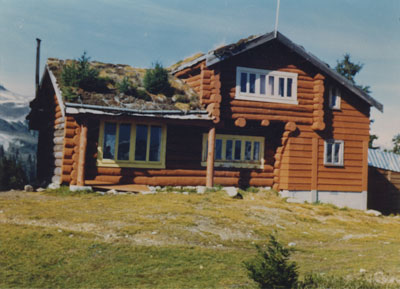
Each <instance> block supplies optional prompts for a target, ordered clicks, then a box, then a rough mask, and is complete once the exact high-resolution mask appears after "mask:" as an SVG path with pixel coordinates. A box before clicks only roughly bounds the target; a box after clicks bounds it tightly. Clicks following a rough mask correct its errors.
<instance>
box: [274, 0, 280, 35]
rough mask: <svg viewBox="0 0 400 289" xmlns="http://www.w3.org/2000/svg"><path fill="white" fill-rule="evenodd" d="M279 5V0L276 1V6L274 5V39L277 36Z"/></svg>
mask: <svg viewBox="0 0 400 289" xmlns="http://www.w3.org/2000/svg"><path fill="white" fill-rule="evenodd" d="M280 3H281V0H278V1H277V5H276V17H275V29H274V36H275V38H276V37H277V35H278V21H279V5H280Z"/></svg>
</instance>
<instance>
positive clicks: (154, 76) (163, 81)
mask: <svg viewBox="0 0 400 289" xmlns="http://www.w3.org/2000/svg"><path fill="white" fill-rule="evenodd" d="M143 83H144V87H145V88H146V90H147V91H148V92H150V93H154V94H159V93H161V94H165V95H167V96H171V93H172V88H171V85H170V83H169V81H168V71H167V70H166V69H165V68H164V67H163V66H162V65H161V64H160V63H159V62H156V63H155V65H154V68H152V69H148V70H147V71H146V74H145V76H144V79H143Z"/></svg>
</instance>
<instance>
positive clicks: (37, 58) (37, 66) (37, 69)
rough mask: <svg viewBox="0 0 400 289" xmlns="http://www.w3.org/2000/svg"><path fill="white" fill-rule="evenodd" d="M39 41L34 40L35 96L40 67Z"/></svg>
mask: <svg viewBox="0 0 400 289" xmlns="http://www.w3.org/2000/svg"><path fill="white" fill-rule="evenodd" d="M40 41H41V40H40V39H39V38H36V45H37V46H36V73H35V76H36V77H35V87H36V94H37V92H38V89H39V65H40V63H39V62H40Z"/></svg>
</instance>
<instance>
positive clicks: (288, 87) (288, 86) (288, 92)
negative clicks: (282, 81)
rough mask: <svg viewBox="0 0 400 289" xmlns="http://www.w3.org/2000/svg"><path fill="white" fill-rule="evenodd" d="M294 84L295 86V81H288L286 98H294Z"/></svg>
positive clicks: (289, 79)
mask: <svg viewBox="0 0 400 289" xmlns="http://www.w3.org/2000/svg"><path fill="white" fill-rule="evenodd" d="M292 84H293V79H291V78H288V79H287V89H286V96H287V97H291V96H292Z"/></svg>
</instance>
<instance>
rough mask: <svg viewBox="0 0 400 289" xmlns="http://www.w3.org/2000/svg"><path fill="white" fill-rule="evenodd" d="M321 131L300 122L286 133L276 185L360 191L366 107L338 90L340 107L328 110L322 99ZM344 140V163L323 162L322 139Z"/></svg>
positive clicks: (364, 170) (364, 173)
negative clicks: (295, 129)
mask: <svg viewBox="0 0 400 289" xmlns="http://www.w3.org/2000/svg"><path fill="white" fill-rule="evenodd" d="M324 123H325V124H326V127H325V129H324V130H322V131H315V130H313V128H312V126H310V125H304V124H300V125H298V126H297V131H296V132H294V133H292V134H291V135H290V137H289V141H288V144H287V147H286V148H285V149H284V153H283V155H282V157H281V163H282V164H281V168H280V179H279V189H281V190H293V191H303V190H307V191H308V190H319V191H342V192H362V191H367V178H368V166H367V156H368V155H367V153H368V140H369V107H368V105H366V104H364V103H362V102H361V101H360V100H356V99H355V98H354V97H353V98H352V97H351V96H350V95H349V94H347V93H346V92H345V91H344V92H343V93H342V99H341V110H331V109H329V106H328V98H327V96H326V97H325V100H324ZM328 139H335V140H343V141H344V166H343V167H334V166H325V165H324V149H325V148H324V142H325V140H328Z"/></svg>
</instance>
